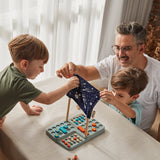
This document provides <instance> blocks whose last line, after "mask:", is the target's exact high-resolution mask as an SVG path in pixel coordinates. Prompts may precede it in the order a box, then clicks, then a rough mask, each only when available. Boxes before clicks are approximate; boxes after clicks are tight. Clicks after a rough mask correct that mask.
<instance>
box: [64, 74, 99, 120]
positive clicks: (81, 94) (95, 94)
mask: <svg viewBox="0 0 160 160" xmlns="http://www.w3.org/2000/svg"><path fill="white" fill-rule="evenodd" d="M75 76H77V77H78V78H79V81H80V85H79V87H78V88H74V89H72V90H70V91H69V92H68V93H67V96H68V97H70V98H72V99H73V100H74V101H75V102H76V103H77V104H78V105H79V107H80V108H81V109H82V110H83V112H84V113H85V114H86V116H87V118H90V117H91V113H92V110H93V108H94V106H95V105H96V103H97V102H98V101H99V99H100V95H99V90H97V89H96V88H95V87H93V86H92V85H91V84H90V83H89V82H87V81H86V80H84V79H83V78H82V77H80V76H79V75H77V74H75Z"/></svg>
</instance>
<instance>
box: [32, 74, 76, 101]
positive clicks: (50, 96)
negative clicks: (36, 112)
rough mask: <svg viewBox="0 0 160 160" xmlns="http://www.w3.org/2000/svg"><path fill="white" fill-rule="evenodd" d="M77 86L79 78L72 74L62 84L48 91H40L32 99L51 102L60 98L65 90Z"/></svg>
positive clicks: (67, 90)
mask: <svg viewBox="0 0 160 160" xmlns="http://www.w3.org/2000/svg"><path fill="white" fill-rule="evenodd" d="M76 87H79V79H78V77H76V76H74V77H71V78H70V79H69V80H68V82H67V83H66V84H65V85H63V86H62V87H60V88H58V89H56V90H54V91H51V92H49V93H44V92H42V93H41V94H40V95H39V96H37V97H36V98H35V99H34V100H35V101H37V102H39V103H43V104H52V103H54V102H55V101H57V100H59V99H60V98H62V97H63V96H64V95H65V94H66V93H67V92H69V91H70V90H71V89H73V88H76Z"/></svg>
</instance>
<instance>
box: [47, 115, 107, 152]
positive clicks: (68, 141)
mask: <svg viewBox="0 0 160 160" xmlns="http://www.w3.org/2000/svg"><path fill="white" fill-rule="evenodd" d="M85 127H86V116H85V115H84V114H80V115H77V116H75V117H73V118H71V119H70V120H68V121H62V122H60V123H57V124H55V125H52V126H51V127H48V128H47V129H46V134H47V135H48V136H49V137H50V138H51V139H52V140H53V141H54V142H56V143H57V144H59V145H61V146H62V147H64V148H65V149H67V150H74V149H75V148H77V147H79V146H81V145H82V144H84V143H86V142H88V141H89V140H91V139H93V138H95V137H97V136H98V135H100V134H102V133H103V132H104V131H105V127H104V126H103V125H102V124H101V123H100V122H98V121H96V120H95V119H92V118H90V119H89V125H88V136H87V137H85V135H84V133H85Z"/></svg>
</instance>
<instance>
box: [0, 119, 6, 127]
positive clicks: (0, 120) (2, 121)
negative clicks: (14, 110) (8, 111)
mask: <svg viewBox="0 0 160 160" xmlns="http://www.w3.org/2000/svg"><path fill="white" fill-rule="evenodd" d="M5 119H6V116H4V117H3V118H2V119H0V128H2V125H3V123H4V120H5Z"/></svg>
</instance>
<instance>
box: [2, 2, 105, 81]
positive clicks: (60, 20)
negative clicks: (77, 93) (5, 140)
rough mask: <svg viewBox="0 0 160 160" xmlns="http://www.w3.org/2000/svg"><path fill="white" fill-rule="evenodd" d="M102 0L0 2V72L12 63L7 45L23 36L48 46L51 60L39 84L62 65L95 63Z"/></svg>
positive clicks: (39, 77) (39, 78) (40, 77)
mask: <svg viewBox="0 0 160 160" xmlns="http://www.w3.org/2000/svg"><path fill="white" fill-rule="evenodd" d="M104 6H105V0H5V1H4V0H0V70H2V69H3V68H4V67H5V66H6V65H8V64H10V63H11V58H10V54H9V51H8V42H9V41H10V40H11V39H12V38H13V37H15V36H17V35H19V34H23V33H29V34H32V35H34V36H36V37H38V38H39V39H41V40H42V41H43V42H44V43H45V44H46V46H47V48H48V50H49V53H50V57H49V62H48V63H47V64H46V65H45V72H44V73H42V74H41V75H40V76H38V78H37V79H38V80H41V79H45V78H48V77H51V76H54V75H55V71H56V70H57V69H58V68H60V67H61V66H62V65H63V64H64V63H66V62H69V61H73V62H75V63H76V64H84V65H89V64H93V63H96V61H97V58H98V51H99V42H100V35H101V27H102V20H103V13H104Z"/></svg>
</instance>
